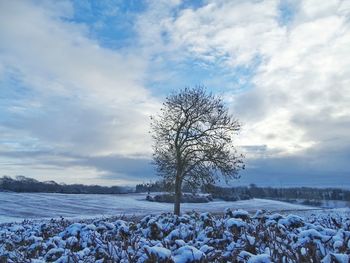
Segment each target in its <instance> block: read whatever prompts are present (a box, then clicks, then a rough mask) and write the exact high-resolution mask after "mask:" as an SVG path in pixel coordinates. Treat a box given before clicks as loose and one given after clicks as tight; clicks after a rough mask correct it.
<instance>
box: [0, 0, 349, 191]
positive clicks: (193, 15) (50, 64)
mask: <svg viewBox="0 0 350 263" xmlns="http://www.w3.org/2000/svg"><path fill="white" fill-rule="evenodd" d="M349 18H350V4H349V2H348V1H342V0H331V1H322V2H320V1H317V0H307V1H289V0H280V1H255V0H252V1H249V0H248V1H238V0H237V1H222V0H219V1H181V0H172V1H136V0H135V1H122V0H104V1H78V0H76V1H65V0H63V1H38V0H33V1H0V37H1V41H0V134H1V136H0V169H1V174H2V175H10V176H15V175H25V176H29V177H33V178H36V179H38V180H55V181H58V182H66V183H85V184H103V185H115V184H124V185H125V184H128V185H131V184H135V183H138V182H147V181H149V180H156V179H157V177H156V176H155V172H154V169H153V167H152V165H151V164H150V162H151V154H152V149H151V143H152V142H151V139H150V136H149V134H148V130H149V115H152V114H156V113H157V111H158V110H159V108H160V106H161V103H162V101H163V99H164V97H165V96H166V95H167V94H168V93H169V92H171V91H172V90H174V89H177V88H182V87H184V86H194V85H198V84H201V85H205V86H207V87H208V89H209V90H210V91H212V92H214V93H216V94H219V95H221V96H223V97H224V99H225V102H226V103H227V105H228V106H229V108H230V111H231V112H232V114H234V115H235V116H236V117H237V118H238V119H239V120H240V121H241V122H242V123H243V124H244V125H243V129H242V132H241V133H240V135H239V136H238V137H237V138H236V141H235V142H236V144H237V147H238V149H239V150H240V151H241V152H243V153H244V154H245V155H246V164H247V169H246V170H245V171H243V172H242V173H241V176H242V178H241V179H240V180H238V181H233V182H232V184H233V185H234V184H249V183H256V184H258V185H272V186H285V187H288V186H294V185H299V186H302V185H305V186H341V187H350V180H349V179H350V168H349V165H348V162H349V156H350V135H349V134H350V133H349V129H350V110H349V105H350V85H349V84H350V22H349V21H350V19H349Z"/></svg>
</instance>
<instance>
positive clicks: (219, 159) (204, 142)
mask: <svg viewBox="0 0 350 263" xmlns="http://www.w3.org/2000/svg"><path fill="white" fill-rule="evenodd" d="M240 128H241V126H240V123H239V122H238V121H237V120H236V119H234V118H233V117H232V116H231V115H230V114H229V111H228V108H227V107H226V106H225V105H224V103H223V100H222V98H220V97H217V96H214V95H213V94H211V93H210V94H208V93H207V92H206V90H205V89H204V88H203V87H195V88H185V89H182V90H180V91H179V92H176V93H173V94H171V95H170V96H168V97H167V98H166V99H165V102H164V103H163V107H162V108H161V110H160V113H159V115H157V116H155V117H151V132H152V135H153V140H154V154H153V159H154V163H155V165H156V166H157V171H158V174H159V175H161V176H162V177H163V178H164V180H165V181H167V182H172V183H174V184H175V202H174V213H175V214H177V215H179V214H180V200H181V194H182V185H183V183H184V182H186V184H188V185H191V186H193V187H199V186H200V185H202V184H211V183H214V182H215V181H217V180H218V179H219V178H220V174H221V175H223V177H224V178H225V179H226V180H228V179H230V178H238V177H239V176H238V171H239V170H240V169H242V168H244V164H243V156H242V155H238V154H237V152H236V150H235V147H234V146H233V143H232V137H233V135H236V134H237V133H238V132H239V130H240Z"/></svg>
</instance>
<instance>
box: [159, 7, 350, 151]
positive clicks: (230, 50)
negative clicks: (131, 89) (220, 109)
mask: <svg viewBox="0 0 350 263" xmlns="http://www.w3.org/2000/svg"><path fill="white" fill-rule="evenodd" d="M293 5H294V6H293V10H294V12H296V13H295V14H293V20H292V21H288V22H287V24H285V23H280V21H281V19H282V20H283V13H281V12H282V11H281V10H280V6H279V2H278V1H208V2H207V3H206V4H205V5H204V6H202V7H199V8H197V9H184V10H181V11H178V12H177V15H176V17H173V18H169V17H164V18H163V19H161V20H160V19H159V18H157V21H158V22H157V23H154V27H156V28H157V30H155V31H158V32H162V34H163V35H166V39H167V42H165V43H163V50H166V51H169V50H170V51H171V52H172V53H173V54H176V57H177V58H178V59H179V58H182V59H186V58H188V57H190V58H191V59H201V60H203V61H208V63H212V62H216V63H218V67H226V69H229V68H231V69H232V71H234V70H235V67H236V66H240V65H241V66H247V65H250V64H252V63H254V61H255V60H256V59H257V58H259V59H260V60H261V63H260V65H259V66H258V68H257V72H256V73H254V74H255V75H254V77H253V78H252V83H253V84H254V88H253V89H251V90H247V91H243V92H241V93H239V94H234V95H232V93H231V92H230V91H227V96H228V101H231V102H232V107H233V110H234V112H235V113H236V114H237V116H238V118H240V119H241V120H242V121H243V123H245V126H244V130H243V132H242V134H241V137H240V142H241V143H242V144H244V145H265V144H266V145H267V149H268V151H269V152H270V153H272V154H273V155H276V154H278V155H290V154H297V153H298V152H299V153H301V152H303V151H305V150H306V149H309V148H312V147H316V145H318V146H317V147H319V146H320V145H322V144H323V143H324V141H326V140H328V139H329V138H330V137H332V136H333V137H334V136H336V137H337V138H336V141H335V142H334V144H342V143H344V142H349V141H350V137H349V135H347V134H345V133H343V132H341V133H337V132H336V131H335V132H334V133H332V132H329V133H323V132H322V129H332V127H329V126H330V125H332V124H334V123H335V122H336V123H338V122H340V123H343V125H345V124H346V123H348V122H349V118H350V109H349V106H348V105H350V97H349V96H350V85H349V81H350V55H349V54H350V16H349V14H350V8H349V4H348V2H347V1H340V0H339V1H336V0H335V1H324V2H322V3H321V2H320V1H300V2H298V3H294V4H293ZM281 17H282V18H281ZM164 32H165V33H166V34H165V33H164ZM159 43H162V42H161V41H158V44H159ZM158 49H159V47H158ZM171 56H172V55H169V57H171ZM222 61H224V63H222ZM219 63H220V64H219ZM325 113H327V114H325ZM303 115H304V116H308V122H310V123H309V125H301V123H300V122H299V121H296V119H300V116H303ZM313 124H315V125H316V124H317V127H318V128H319V129H313V128H312V127H313ZM334 128H336V127H334Z"/></svg>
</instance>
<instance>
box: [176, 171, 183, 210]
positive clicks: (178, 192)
mask: <svg viewBox="0 0 350 263" xmlns="http://www.w3.org/2000/svg"><path fill="white" fill-rule="evenodd" d="M181 183H182V181H181V177H180V176H176V180H175V202H174V214H175V215H178V216H179V215H180V203H181Z"/></svg>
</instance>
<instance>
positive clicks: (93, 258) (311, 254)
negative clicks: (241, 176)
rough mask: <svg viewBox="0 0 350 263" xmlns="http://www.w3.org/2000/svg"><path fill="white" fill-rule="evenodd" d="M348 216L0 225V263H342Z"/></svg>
mask: <svg viewBox="0 0 350 263" xmlns="http://www.w3.org/2000/svg"><path fill="white" fill-rule="evenodd" d="M349 215H350V213H349V211H347V212H330V213H329V212H322V211H318V212H317V213H315V214H313V215H311V216H309V217H300V216H298V215H293V214H288V215H281V214H279V213H271V212H264V211H261V210H260V211H256V212H255V213H248V212H247V211H244V210H225V213H224V214H223V215H220V216H215V215H212V214H210V213H194V212H193V213H189V214H184V215H182V216H180V217H178V216H174V215H173V214H171V213H168V214H161V215H156V216H151V215H147V216H145V217H143V218H142V219H141V220H136V221H133V220H130V219H126V220H125V219H124V220H123V219H118V218H105V219H95V220H81V221H80V222H70V221H69V220H63V219H58V220H49V221H45V220H36V221H28V220H26V221H23V222H21V223H9V224H3V225H0V262H9V263H12V262H32V263H44V262H55V263H69V262H87V263H93V262H95V263H96V262H98V263H103V262H121V263H126V262H134V263H153V262H158V263H207V262H215V263H221V262H239V263H270V262H285V263H292V262H293V263H294V262H312V263H315V262H322V263H349V260H350V257H349V255H350V217H349Z"/></svg>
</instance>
